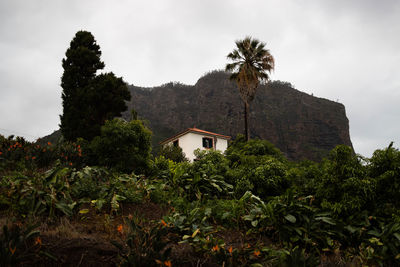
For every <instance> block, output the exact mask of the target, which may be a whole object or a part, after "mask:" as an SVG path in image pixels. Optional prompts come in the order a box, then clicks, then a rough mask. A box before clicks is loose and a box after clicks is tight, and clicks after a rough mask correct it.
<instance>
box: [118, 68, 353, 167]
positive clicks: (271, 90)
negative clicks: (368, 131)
mask: <svg viewBox="0 0 400 267" xmlns="http://www.w3.org/2000/svg"><path fill="white" fill-rule="evenodd" d="M130 91H131V94H132V98H131V101H130V102H129V103H128V107H129V108H128V109H129V110H128V111H127V112H125V113H124V115H123V116H124V117H125V118H129V116H130V115H129V114H130V109H132V108H134V109H135V110H136V111H137V113H138V114H139V117H140V118H142V119H145V120H147V121H148V124H149V127H150V128H151V129H152V131H153V134H154V137H153V139H154V140H153V142H154V144H157V143H158V142H159V141H161V140H162V139H164V138H167V137H169V136H171V135H173V134H175V133H177V132H179V131H182V130H184V129H186V128H189V127H197V128H200V129H204V130H208V131H212V132H216V133H220V134H224V135H230V136H232V137H235V136H236V135H237V134H238V133H243V129H244V126H243V125H244V122H243V103H242V101H241V99H240V97H239V92H238V89H237V86H236V84H235V83H234V82H232V81H230V80H229V74H227V73H225V72H222V71H215V72H211V73H209V74H207V75H205V76H204V77H202V78H200V79H199V80H198V82H197V83H196V84H195V85H194V86H189V85H183V84H179V83H168V84H165V85H163V86H159V87H153V88H141V87H136V86H130ZM250 132H251V137H252V138H255V137H258V138H261V139H267V140H269V141H270V142H272V143H273V144H275V145H276V146H277V147H278V148H279V149H280V150H281V151H282V152H283V153H284V154H286V156H287V157H288V158H289V159H292V160H301V159H311V160H320V159H321V158H322V157H323V156H325V155H326V153H327V152H328V151H329V150H331V149H332V148H334V147H335V146H336V145H339V144H345V145H348V146H352V144H351V141H350V136H349V121H348V119H347V117H346V112H345V107H344V106H343V105H342V104H340V103H336V102H333V101H329V100H326V99H322V98H317V97H313V96H311V95H308V94H306V93H303V92H300V91H298V90H296V89H294V88H292V87H291V85H290V84H289V83H285V82H280V81H274V82H270V83H268V84H267V85H262V86H260V87H259V88H258V91H257V95H256V97H255V99H254V101H253V102H252V103H251V105H250Z"/></svg>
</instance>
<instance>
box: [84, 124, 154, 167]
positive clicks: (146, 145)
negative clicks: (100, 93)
mask: <svg viewBox="0 0 400 267" xmlns="http://www.w3.org/2000/svg"><path fill="white" fill-rule="evenodd" d="M91 148H92V150H93V153H94V154H95V155H96V157H97V162H98V163H99V164H100V165H102V166H106V167H112V168H115V169H116V170H118V171H122V172H131V171H133V170H135V171H136V172H138V173H144V172H146V171H147V170H148V167H149V163H150V162H149V160H150V151H151V132H150V130H149V129H147V128H146V127H145V126H144V125H143V123H142V121H140V120H133V121H130V122H126V121H124V120H122V119H113V120H111V121H107V122H106V123H105V125H104V126H102V127H101V135H100V136H97V137H96V138H94V139H93V141H92V143H91Z"/></svg>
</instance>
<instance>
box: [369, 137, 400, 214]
mask: <svg viewBox="0 0 400 267" xmlns="http://www.w3.org/2000/svg"><path fill="white" fill-rule="evenodd" d="M368 172H369V175H370V176H371V177H372V178H373V179H374V180H376V182H377V189H376V195H377V198H378V201H379V202H380V203H392V204H393V205H394V206H395V207H397V208H398V207H400V151H399V150H398V149H396V148H394V147H393V142H392V143H390V145H389V146H388V147H387V148H386V149H382V150H381V149H378V150H376V151H375V152H374V154H373V155H372V157H371V159H370V164H369V166H368Z"/></svg>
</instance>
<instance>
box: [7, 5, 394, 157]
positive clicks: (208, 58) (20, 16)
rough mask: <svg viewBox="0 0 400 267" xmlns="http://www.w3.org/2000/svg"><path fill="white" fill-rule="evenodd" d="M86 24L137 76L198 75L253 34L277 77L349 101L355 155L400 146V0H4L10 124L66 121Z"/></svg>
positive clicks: (48, 126) (188, 80)
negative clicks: (66, 77)
mask: <svg viewBox="0 0 400 267" xmlns="http://www.w3.org/2000/svg"><path fill="white" fill-rule="evenodd" d="M79 30H86V31H90V32H91V33H92V34H93V35H94V36H95V39H96V40H97V43H98V44H99V45H100V48H101V51H102V60H103V61H104V63H105V64H106V68H105V70H104V71H112V72H114V73H115V74H116V75H117V76H120V77H123V78H124V80H125V81H126V82H127V83H129V84H134V85H136V86H145V87H152V86H158V85H161V84H164V83H167V82H170V81H179V82H182V83H185V84H190V85H193V84H195V83H196V81H197V80H198V79H199V78H200V77H201V76H203V75H204V74H205V73H207V72H209V71H212V70H216V69H224V67H225V65H226V64H227V63H228V61H227V59H226V55H227V54H228V53H229V52H231V51H232V50H233V49H234V48H235V43H234V42H235V41H236V40H239V39H243V38H244V37H246V36H252V37H254V38H257V39H259V40H260V41H262V42H264V43H266V48H268V49H269V50H270V52H271V54H272V55H273V56H274V58H275V71H274V72H273V73H272V74H271V79H272V80H281V81H287V82H290V83H291V84H292V85H294V87H295V88H296V89H298V90H300V91H303V92H306V93H308V94H313V95H314V96H317V97H322V98H326V99H329V100H332V101H338V102H340V103H343V104H344V105H345V107H346V115H347V117H348V119H349V125H350V138H351V140H352V143H353V146H354V149H355V151H356V152H357V153H359V154H361V155H363V156H365V157H370V156H371V155H372V153H373V151H374V150H376V149H382V148H385V147H387V146H388V145H389V143H390V142H391V141H394V146H395V147H397V148H399V147H400V123H399V118H400V105H399V103H400V67H399V66H400V51H399V48H400V1H398V0H380V1H376V0H324V1H321V0H290V1H289V0H246V1H243V0H201V1H200V0H197V1H195V0H146V1H142V0H141V1H136V0H130V1H128V0H117V1H106V0H85V1H82V0H30V1H26V0H1V1H0V58H1V62H0V134H2V135H5V136H8V135H11V134H14V135H19V136H24V137H25V138H27V139H28V140H31V141H32V140H35V139H36V138H39V137H42V136H45V135H48V134H50V133H52V132H53V131H54V130H57V129H58V125H59V123H60V121H59V115H60V114H61V113H62V101H61V92H62V88H61V87H60V78H61V75H62V73H63V69H62V67H61V60H62V59H63V58H64V57H65V51H66V50H67V48H68V47H69V43H70V41H71V40H72V38H73V37H74V35H75V33H76V32H77V31H79Z"/></svg>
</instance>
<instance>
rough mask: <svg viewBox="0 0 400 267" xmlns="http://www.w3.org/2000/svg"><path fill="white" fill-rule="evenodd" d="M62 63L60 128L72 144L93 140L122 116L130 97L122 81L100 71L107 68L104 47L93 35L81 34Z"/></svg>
mask: <svg viewBox="0 0 400 267" xmlns="http://www.w3.org/2000/svg"><path fill="white" fill-rule="evenodd" d="M65 56H66V58H64V59H63V60H62V67H63V69H64V73H63V76H62V78H61V87H62V88H63V92H62V100H63V114H62V115H61V116H60V120H61V124H60V129H61V132H62V134H63V136H64V137H65V139H66V140H68V141H75V140H76V139H77V138H78V137H82V138H84V139H86V140H89V141H90V140H92V139H93V138H94V137H95V136H97V135H99V134H100V127H101V125H103V124H104V122H105V121H106V120H108V119H112V118H113V117H116V116H121V112H123V111H125V110H126V109H127V107H126V104H125V102H124V101H127V100H129V99H130V94H129V91H128V88H127V86H126V84H125V83H124V82H123V81H122V78H117V77H116V76H115V75H114V74H113V73H106V74H100V75H97V76H96V72H97V71H98V70H101V69H103V68H104V66H105V65H104V63H103V62H102V61H101V60H100V56H101V51H100V46H99V45H98V44H97V43H96V40H95V39H94V37H93V35H92V34H91V33H90V32H87V31H78V32H77V33H76V34H75V37H74V38H73V39H72V41H71V43H70V47H69V48H68V49H67V51H66V53H65Z"/></svg>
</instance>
